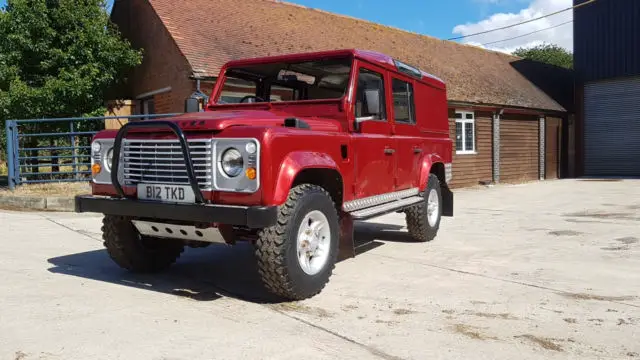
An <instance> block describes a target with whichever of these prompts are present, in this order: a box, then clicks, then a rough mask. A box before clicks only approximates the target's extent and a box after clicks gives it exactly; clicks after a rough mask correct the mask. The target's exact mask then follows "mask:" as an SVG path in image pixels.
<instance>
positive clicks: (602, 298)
mask: <svg viewBox="0 0 640 360" xmlns="http://www.w3.org/2000/svg"><path fill="white" fill-rule="evenodd" d="M559 295H561V296H564V297H567V298H569V299H574V300H597V301H631V300H635V299H637V298H638V297H637V296H601V295H593V294H584V293H567V292H563V293H559Z"/></svg>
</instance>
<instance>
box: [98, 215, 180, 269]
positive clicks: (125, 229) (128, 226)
mask: <svg viewBox="0 0 640 360" xmlns="http://www.w3.org/2000/svg"><path fill="white" fill-rule="evenodd" d="M102 222H103V226H102V237H103V239H104V246H105V247H106V248H107V252H108V253H109V256H110V257H111V259H112V260H113V261H114V262H115V263H116V264H118V265H119V266H120V267H122V268H124V269H127V270H129V271H132V272H140V273H153V272H159V271H162V270H165V269H167V268H169V267H170V266H171V265H172V264H173V263H174V262H175V261H176V260H177V259H178V257H179V256H180V254H181V253H182V251H183V250H184V244H183V243H182V242H180V241H179V240H174V239H162V238H154V237H148V236H143V235H140V233H139V232H138V230H137V229H136V228H135V226H133V223H132V222H131V219H130V218H127V217H122V216H112V215H106V216H105V217H104V219H103V220H102Z"/></svg>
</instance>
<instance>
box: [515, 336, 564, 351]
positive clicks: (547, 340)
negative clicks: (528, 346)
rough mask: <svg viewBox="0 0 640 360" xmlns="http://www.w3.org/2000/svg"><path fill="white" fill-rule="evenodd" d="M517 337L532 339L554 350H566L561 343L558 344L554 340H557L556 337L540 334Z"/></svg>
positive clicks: (535, 342)
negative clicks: (551, 337)
mask: <svg viewBox="0 0 640 360" xmlns="http://www.w3.org/2000/svg"><path fill="white" fill-rule="evenodd" d="M516 338H522V339H527V340H529V341H531V342H532V343H534V344H537V345H539V346H541V347H542V348H543V349H547V350H552V351H558V352H562V351H564V350H563V349H562V346H560V345H558V344H556V343H555V342H554V341H557V340H556V339H550V338H543V337H538V336H535V335H531V334H526V335H520V336H516Z"/></svg>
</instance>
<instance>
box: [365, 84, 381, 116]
mask: <svg viewBox="0 0 640 360" xmlns="http://www.w3.org/2000/svg"><path fill="white" fill-rule="evenodd" d="M364 96H365V97H366V99H367V113H368V114H369V115H372V116H374V115H379V114H380V90H378V89H374V90H365V91H364Z"/></svg>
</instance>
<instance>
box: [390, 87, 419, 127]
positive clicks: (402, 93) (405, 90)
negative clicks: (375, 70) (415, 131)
mask: <svg viewBox="0 0 640 360" xmlns="http://www.w3.org/2000/svg"><path fill="white" fill-rule="evenodd" d="M392 88H393V113H394V118H395V122H396V123H403V124H415V123H416V108H415V100H414V98H415V96H414V92H413V85H412V84H411V83H408V82H406V81H402V80H398V79H393V81H392Z"/></svg>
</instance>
